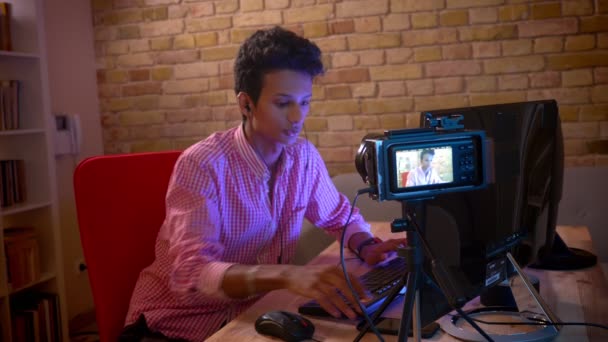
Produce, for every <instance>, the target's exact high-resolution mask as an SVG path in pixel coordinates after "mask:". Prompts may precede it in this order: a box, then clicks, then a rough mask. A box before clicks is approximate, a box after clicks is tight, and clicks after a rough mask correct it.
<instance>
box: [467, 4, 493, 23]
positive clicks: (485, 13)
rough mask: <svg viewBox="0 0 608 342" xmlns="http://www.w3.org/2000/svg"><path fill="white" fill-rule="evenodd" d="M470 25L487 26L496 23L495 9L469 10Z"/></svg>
mask: <svg viewBox="0 0 608 342" xmlns="http://www.w3.org/2000/svg"><path fill="white" fill-rule="evenodd" d="M469 20H470V21H471V24H487V23H495V22H497V21H498V12H497V10H496V8H495V7H480V8H471V9H470V10H469Z"/></svg>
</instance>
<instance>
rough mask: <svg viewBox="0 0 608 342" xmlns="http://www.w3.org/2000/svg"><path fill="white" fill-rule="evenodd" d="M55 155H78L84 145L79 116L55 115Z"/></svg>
mask: <svg viewBox="0 0 608 342" xmlns="http://www.w3.org/2000/svg"><path fill="white" fill-rule="evenodd" d="M55 123H56V129H55V155H56V156H60V155H66V154H69V155H74V156H75V155H78V154H79V153H80V147H81V143H82V133H81V128H80V117H79V116H78V114H66V113H57V114H55Z"/></svg>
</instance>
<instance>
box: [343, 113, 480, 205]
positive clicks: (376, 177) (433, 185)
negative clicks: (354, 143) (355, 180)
mask: <svg viewBox="0 0 608 342" xmlns="http://www.w3.org/2000/svg"><path fill="white" fill-rule="evenodd" d="M461 119H462V116H456V117H446V118H442V119H440V120H435V121H432V122H430V124H431V127H430V128H419V129H403V130H393V131H386V132H384V134H368V135H366V136H365V137H364V138H363V139H362V141H361V145H360V147H359V150H358V152H357V156H356V158H355V165H356V167H357V171H358V172H359V174H360V175H361V177H362V178H363V181H364V182H366V183H367V184H368V185H369V186H370V187H371V188H372V191H371V193H370V196H371V197H372V198H373V199H375V200H378V201H384V200H414V199H427V198H433V197H435V196H437V195H441V194H443V193H449V192H462V191H470V190H477V189H482V188H484V187H485V186H486V185H487V183H488V180H489V176H488V169H489V168H488V159H490V158H489V157H488V156H487V155H488V151H487V147H486V136H485V132H483V131H467V130H464V129H463V127H462V126H461V125H459V124H458V121H459V120H461Z"/></svg>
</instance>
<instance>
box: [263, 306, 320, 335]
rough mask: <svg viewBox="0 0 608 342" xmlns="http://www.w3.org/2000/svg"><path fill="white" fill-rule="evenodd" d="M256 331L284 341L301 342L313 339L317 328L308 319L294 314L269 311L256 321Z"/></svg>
mask: <svg viewBox="0 0 608 342" xmlns="http://www.w3.org/2000/svg"><path fill="white" fill-rule="evenodd" d="M255 330H256V331H257V332H258V333H260V334H262V335H270V336H274V337H278V338H280V339H282V340H283V341H288V342H299V341H303V340H309V339H311V338H312V336H313V334H314V332H315V326H314V325H313V324H312V322H311V321H309V320H308V319H306V318H304V317H302V316H300V315H298V314H295V313H292V312H287V311H269V312H266V313H265V314H263V315H262V316H260V317H258V319H257V320H256V321H255Z"/></svg>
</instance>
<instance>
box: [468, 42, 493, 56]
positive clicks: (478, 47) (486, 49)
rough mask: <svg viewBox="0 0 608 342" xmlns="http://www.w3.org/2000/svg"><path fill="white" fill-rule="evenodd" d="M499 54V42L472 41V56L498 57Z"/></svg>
mask: <svg viewBox="0 0 608 342" xmlns="http://www.w3.org/2000/svg"><path fill="white" fill-rule="evenodd" d="M498 56H500V43H499V42H481V43H473V57H475V58H484V57H498Z"/></svg>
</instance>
